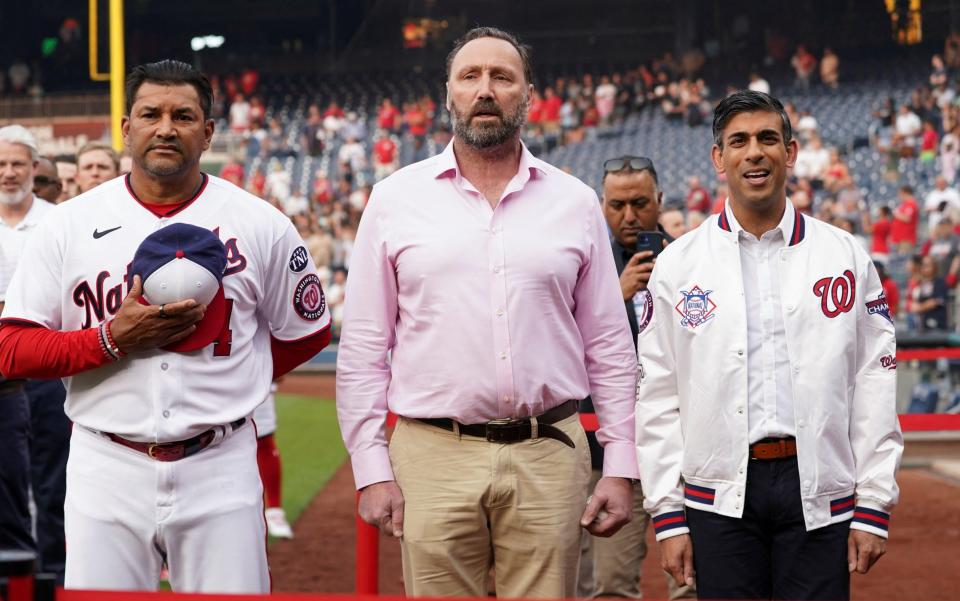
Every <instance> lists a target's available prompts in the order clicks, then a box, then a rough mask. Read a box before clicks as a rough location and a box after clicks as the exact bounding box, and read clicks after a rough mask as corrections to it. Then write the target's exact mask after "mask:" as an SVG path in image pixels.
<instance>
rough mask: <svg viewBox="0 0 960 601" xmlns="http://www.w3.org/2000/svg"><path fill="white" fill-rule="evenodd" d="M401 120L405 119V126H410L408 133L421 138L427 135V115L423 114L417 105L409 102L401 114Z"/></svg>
mask: <svg viewBox="0 0 960 601" xmlns="http://www.w3.org/2000/svg"><path fill="white" fill-rule="evenodd" d="M403 120H404V121H406V123H407V127H409V128H410V134H411V135H413V136H414V137H417V138H422V137H423V136H425V135H427V115H426V114H424V112H423V109H422V108H420V106H419V105H417V104H411V105H410V108H409V109H407V112H406V114H405V115H404V116H403Z"/></svg>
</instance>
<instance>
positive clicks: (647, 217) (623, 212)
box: [578, 155, 696, 599]
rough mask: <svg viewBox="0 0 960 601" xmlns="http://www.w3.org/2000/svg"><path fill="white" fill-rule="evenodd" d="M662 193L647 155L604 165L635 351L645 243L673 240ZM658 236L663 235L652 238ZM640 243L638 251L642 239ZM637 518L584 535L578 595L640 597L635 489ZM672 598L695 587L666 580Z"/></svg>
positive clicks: (594, 447)
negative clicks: (606, 533) (663, 217)
mask: <svg viewBox="0 0 960 601" xmlns="http://www.w3.org/2000/svg"><path fill="white" fill-rule="evenodd" d="M662 200H663V192H661V191H660V184H659V180H658V178H657V170H656V168H655V167H654V165H653V161H651V160H650V159H648V158H647V157H639V156H632V155H625V156H622V157H618V158H613V159H608V160H607V161H605V162H604V163H603V197H602V198H601V203H602V207H603V215H604V218H605V219H606V221H607V226H608V227H609V228H610V233H611V234H612V239H611V246H612V249H613V259H614V262H615V264H616V266H617V274H618V275H619V276H620V290H621V293H622V295H623V302H624V305H625V308H626V311H627V320H628V321H629V323H630V332H631V339H632V340H633V344H634V348H636V344H637V334H638V333H639V331H640V330H641V329H642V328H644V327H646V324H647V323H649V321H650V311H652V309H653V307H652V304H651V302H650V301H651V299H650V293H649V292H648V291H647V281H648V280H649V279H650V272H651V271H653V264H654V261H655V259H656V258H655V257H654V251H653V250H646V249H645V248H644V245H645V244H646V245H649V244H651V243H652V244H655V245H660V246H664V247H665V246H666V244H668V243H669V242H672V241H673V238H672V237H671V236H669V235H668V234H667V233H666V232H665V231H664V230H663V228H662V227H660V225H659V217H660V208H661V203H662ZM651 232H657V233H659V234H661V235H662V237H661V236H649V234H650V233H651ZM641 239H642V242H641V244H640V246H639V247H638V240H641ZM581 411H582V412H584V413H593V404H592V403H591V402H590V399H586V400H585V401H584V403H583V405H582V406H581ZM587 440H588V442H589V443H590V459H591V463H592V465H593V476H592V481H593V482H596V481H597V480H598V479H599V478H600V475H601V469H602V467H603V447H601V446H600V445H599V444H598V443H597V439H596V436H595V435H594V434H593V432H588V433H587ZM633 496H634V503H633V519H632V520H631V521H630V522H629V523H628V524H627V525H626V526H624V527H623V528H621V529H620V531H619V532H617V533H616V534H614V535H613V536H612V537H610V538H595V537H592V536H590V535H588V534H586V533H585V534H584V537H585V540H584V543H585V544H584V549H583V552H584V556H583V557H582V559H581V564H580V565H581V571H580V583H579V587H578V588H579V591H578V594H579V596H581V597H586V598H606V597H622V598H628V599H639V598H640V596H641V595H640V565H641V564H642V563H643V558H644V557H646V555H647V542H646V535H647V526H648V524H649V522H650V516H649V515H648V514H647V513H646V512H645V511H644V510H643V491H642V490H641V488H640V485H639V484H636V485H634V495H633ZM667 584H668V586H669V589H670V598H671V599H678V598H682V597H695V596H696V593H695V590H694V589H693V587H687V586H683V587H678V586H677V584H676V581H675V580H674V579H673V578H671V577H668V578H667Z"/></svg>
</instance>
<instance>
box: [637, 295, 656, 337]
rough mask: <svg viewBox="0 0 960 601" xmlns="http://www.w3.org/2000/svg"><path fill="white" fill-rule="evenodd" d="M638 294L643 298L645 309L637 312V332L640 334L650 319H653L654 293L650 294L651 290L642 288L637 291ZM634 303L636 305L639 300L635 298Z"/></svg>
mask: <svg viewBox="0 0 960 601" xmlns="http://www.w3.org/2000/svg"><path fill="white" fill-rule="evenodd" d="M637 296H642V298H643V310H642V311H641V312H638V313H637V334H639V333H640V332H642V331H644V330H646V329H647V326H648V325H650V320H652V319H653V295H652V294H650V291H649V290H641V291H640V292H638V293H637ZM633 304H634V306H636V304H637V301H636V300H634V301H633Z"/></svg>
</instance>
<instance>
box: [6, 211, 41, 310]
mask: <svg viewBox="0 0 960 601" xmlns="http://www.w3.org/2000/svg"><path fill="white" fill-rule="evenodd" d="M53 207H54V205H53V203H50V202H47V201H45V200H44V199H42V198H37V197H36V196H34V197H33V204H32V205H31V206H30V210H29V211H27V214H26V215H24V216H23V219H22V220H20V223H18V224H16V225H14V226H12V227H11V226H9V225H7V223H6V222H4V221H3V219H2V218H0V303H2V302H3V301H4V299H5V298H6V294H7V288H8V287H9V286H10V280H11V279H12V278H13V274H14V272H15V271H16V270H17V264H18V263H19V262H20V254H21V253H22V252H23V245H24V244H26V242H27V238H28V237H29V236H30V234H32V233H33V231H34V230H35V229H36V228H37V226H38V225H39V224H40V220H41V219H42V218H43V217H44V216H45V215H46V214H47V213H48V212H50V209H52V208H53Z"/></svg>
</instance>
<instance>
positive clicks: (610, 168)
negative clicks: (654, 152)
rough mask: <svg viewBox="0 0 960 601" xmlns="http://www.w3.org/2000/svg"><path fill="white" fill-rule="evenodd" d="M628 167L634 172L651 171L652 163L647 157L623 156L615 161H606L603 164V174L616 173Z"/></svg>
mask: <svg viewBox="0 0 960 601" xmlns="http://www.w3.org/2000/svg"><path fill="white" fill-rule="evenodd" d="M627 167H629V168H630V169H632V170H634V171H643V170H644V169H653V161H651V160H650V159H648V158H647V157H634V156H625V157H620V158H617V159H607V160H606V161H604V162H603V170H604V172H605V173H616V172H618V171H623V170H624V169H626V168H627Z"/></svg>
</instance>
